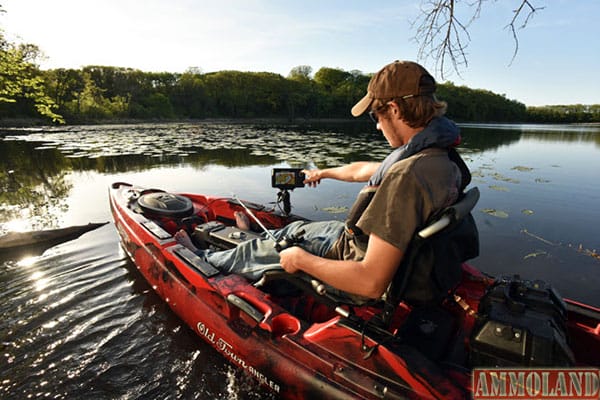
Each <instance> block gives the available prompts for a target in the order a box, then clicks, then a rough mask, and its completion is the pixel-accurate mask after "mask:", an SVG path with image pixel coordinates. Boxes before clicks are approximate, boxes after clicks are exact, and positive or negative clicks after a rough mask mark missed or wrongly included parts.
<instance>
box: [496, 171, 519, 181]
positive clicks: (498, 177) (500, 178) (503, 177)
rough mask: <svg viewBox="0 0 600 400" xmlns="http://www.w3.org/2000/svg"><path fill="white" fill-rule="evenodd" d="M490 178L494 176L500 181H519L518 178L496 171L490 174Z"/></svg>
mask: <svg viewBox="0 0 600 400" xmlns="http://www.w3.org/2000/svg"><path fill="white" fill-rule="evenodd" d="M492 178H494V179H495V180H497V181H502V182H510V183H520V181H519V180H518V179H514V178H509V177H508V176H504V175H500V174H499V173H497V172H496V173H494V174H492Z"/></svg>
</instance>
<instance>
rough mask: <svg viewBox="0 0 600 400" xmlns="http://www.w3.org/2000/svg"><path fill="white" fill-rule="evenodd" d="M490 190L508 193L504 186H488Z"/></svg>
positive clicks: (508, 190)
mask: <svg viewBox="0 0 600 400" xmlns="http://www.w3.org/2000/svg"><path fill="white" fill-rule="evenodd" d="M490 189H492V190H497V191H499V192H510V189H509V188H507V187H505V186H498V185H490Z"/></svg>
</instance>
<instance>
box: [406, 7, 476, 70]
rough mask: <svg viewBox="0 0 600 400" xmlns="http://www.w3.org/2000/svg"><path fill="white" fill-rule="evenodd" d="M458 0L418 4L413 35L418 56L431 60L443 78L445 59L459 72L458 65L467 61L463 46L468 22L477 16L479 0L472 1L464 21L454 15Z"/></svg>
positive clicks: (468, 37) (465, 41)
mask: <svg viewBox="0 0 600 400" xmlns="http://www.w3.org/2000/svg"><path fill="white" fill-rule="evenodd" d="M458 1H459V0H429V1H427V3H426V4H423V5H422V8H421V12H422V15H421V18H419V19H418V20H417V21H416V22H420V23H419V25H418V27H417V30H416V35H415V40H416V41H417V42H419V43H420V45H419V52H418V58H419V59H428V58H433V59H434V60H435V65H436V70H438V71H439V72H440V75H441V78H442V79H443V77H444V74H445V73H446V68H447V66H446V61H447V60H449V61H450V62H451V64H452V68H453V69H454V71H455V72H456V73H457V74H459V75H460V69H461V68H462V67H466V66H467V65H468V62H467V54H466V49H467V47H468V45H469V42H470V41H471V37H470V35H469V32H468V30H467V27H468V25H469V24H470V23H471V22H472V21H473V20H474V19H475V18H477V16H478V14H479V10H480V9H481V6H480V3H481V2H483V1H484V0H477V1H476V3H475V4H476V6H477V7H476V12H475V13H474V15H473V18H471V20H470V21H469V22H468V23H467V24H466V25H465V24H463V23H462V22H461V21H460V20H459V19H458V18H457V16H456V4H457V3H458Z"/></svg>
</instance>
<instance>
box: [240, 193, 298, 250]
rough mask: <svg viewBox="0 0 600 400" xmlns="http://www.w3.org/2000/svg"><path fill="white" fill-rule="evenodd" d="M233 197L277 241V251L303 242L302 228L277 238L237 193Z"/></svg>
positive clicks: (270, 237)
mask: <svg viewBox="0 0 600 400" xmlns="http://www.w3.org/2000/svg"><path fill="white" fill-rule="evenodd" d="M233 198H234V199H235V200H236V201H237V202H238V203H240V205H241V206H242V207H243V208H244V210H246V212H247V213H248V214H249V215H250V216H251V217H252V219H253V220H254V221H256V223H257V224H258V226H260V228H261V229H262V230H263V231H264V232H265V233H266V234H267V236H268V237H269V239H271V240H272V241H273V242H275V245H274V247H275V250H277V252H278V253H279V252H281V251H282V250H285V249H287V248H288V247H291V246H295V245H297V244H299V243H301V242H302V241H303V240H304V238H303V236H304V230H300V231H298V232H297V233H296V234H293V235H286V236H284V237H283V238H282V239H281V240H277V238H276V237H275V236H274V235H273V234H272V233H271V231H269V230H268V229H267V228H266V227H265V226H264V225H263V223H262V222H260V220H259V219H258V217H257V216H256V215H254V213H253V212H252V210H250V208H248V207H247V206H246V205H245V204H244V203H243V202H242V200H240V199H239V198H238V197H237V196H236V195H235V194H234V195H233Z"/></svg>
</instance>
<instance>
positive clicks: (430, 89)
mask: <svg viewBox="0 0 600 400" xmlns="http://www.w3.org/2000/svg"><path fill="white" fill-rule="evenodd" d="M435 90H436V83H435V79H433V77H432V76H431V75H430V74H429V72H427V70H426V69H425V68H423V67H422V66H421V65H419V64H417V63H414V62H411V61H394V62H393V63H391V64H388V65H386V66H385V67H383V68H382V69H381V70H380V71H379V72H377V73H376V74H375V75H374V76H373V77H372V78H371V81H370V82H369V86H368V88H367V94H366V95H365V96H364V97H363V98H362V99H361V100H360V101H359V102H358V103H356V105H355V106H354V107H352V115H354V116H355V117H358V116H359V115H362V114H363V113H364V112H365V111H369V110H377V109H379V110H381V108H382V107H383V106H384V105H385V104H387V103H389V102H391V101H393V102H395V103H396V104H398V106H399V108H400V109H401V114H402V115H401V118H402V119H403V120H404V121H405V122H406V123H407V124H408V125H409V126H412V127H415V128H416V127H420V126H424V125H426V124H427V123H428V122H429V121H430V120H431V119H432V118H433V117H435V116H439V115H443V114H444V112H445V109H446V104H445V103H442V102H438V101H437V99H436V98H435V95H434V93H435Z"/></svg>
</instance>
